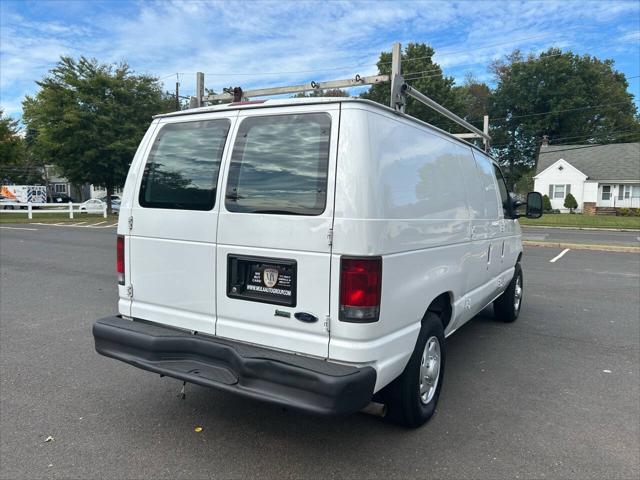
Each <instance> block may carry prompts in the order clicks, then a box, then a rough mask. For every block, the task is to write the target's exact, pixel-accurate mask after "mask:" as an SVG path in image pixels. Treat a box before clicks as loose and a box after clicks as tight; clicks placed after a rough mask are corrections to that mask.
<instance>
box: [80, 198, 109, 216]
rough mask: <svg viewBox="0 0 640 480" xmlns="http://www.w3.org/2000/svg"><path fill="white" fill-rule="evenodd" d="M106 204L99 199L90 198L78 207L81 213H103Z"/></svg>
mask: <svg viewBox="0 0 640 480" xmlns="http://www.w3.org/2000/svg"><path fill="white" fill-rule="evenodd" d="M104 206H105V203H104V202H103V201H102V200H98V199H97V198H90V199H89V200H87V201H86V202H82V203H81V204H80V206H79V207H78V210H79V211H80V213H102V212H103V211H104V210H103V209H104Z"/></svg>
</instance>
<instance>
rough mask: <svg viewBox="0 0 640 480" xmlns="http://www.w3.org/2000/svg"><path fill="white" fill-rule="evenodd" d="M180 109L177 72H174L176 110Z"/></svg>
mask: <svg viewBox="0 0 640 480" xmlns="http://www.w3.org/2000/svg"><path fill="white" fill-rule="evenodd" d="M178 110H180V82H179V81H178V74H176V112H177V111H178Z"/></svg>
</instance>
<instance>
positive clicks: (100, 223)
mask: <svg viewBox="0 0 640 480" xmlns="http://www.w3.org/2000/svg"><path fill="white" fill-rule="evenodd" d="M103 223H107V221H106V220H105V221H104V222H98V223H92V224H91V225H87V226H88V227H95V226H97V225H102V224H103Z"/></svg>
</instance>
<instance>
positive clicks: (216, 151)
mask: <svg viewBox="0 0 640 480" xmlns="http://www.w3.org/2000/svg"><path fill="white" fill-rule="evenodd" d="M236 115H237V112H225V113H214V114H206V115H190V116H176V117H169V118H166V119H163V120H161V121H160V123H159V125H158V128H157V129H156V132H155V135H154V138H153V140H152V145H151V147H150V151H149V154H148V157H147V159H146V162H145V165H144V167H143V171H142V172H141V174H140V175H139V177H140V178H139V179H138V182H137V188H136V191H135V192H136V193H135V195H134V197H135V198H134V199H133V201H132V210H131V218H130V220H131V221H130V226H131V230H130V241H129V248H130V253H129V259H130V260H129V265H130V271H131V275H130V281H131V285H130V286H131V287H132V288H131V289H130V292H131V294H132V299H131V315H132V316H133V317H134V318H140V319H143V320H150V321H154V322H159V323H164V324H167V325H173V326H176V327H180V328H184V329H187V330H195V331H201V332H206V333H211V334H214V333H215V314H216V305H215V281H216V278H215V271H216V248H215V241H216V229H217V222H218V210H219V203H220V193H219V188H218V185H219V184H220V177H221V175H219V172H220V170H221V165H222V159H223V158H224V155H225V152H226V150H227V148H229V147H228V143H229V142H227V137H228V136H229V133H230V132H231V131H232V127H233V124H234V121H235V117H236Z"/></svg>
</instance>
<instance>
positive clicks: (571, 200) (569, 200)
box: [564, 193, 578, 213]
mask: <svg viewBox="0 0 640 480" xmlns="http://www.w3.org/2000/svg"><path fill="white" fill-rule="evenodd" d="M564 208H568V209H569V213H573V210H574V209H575V208H578V202H577V201H576V198H575V197H574V196H573V195H571V194H570V193H567V196H566V197H564Z"/></svg>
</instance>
